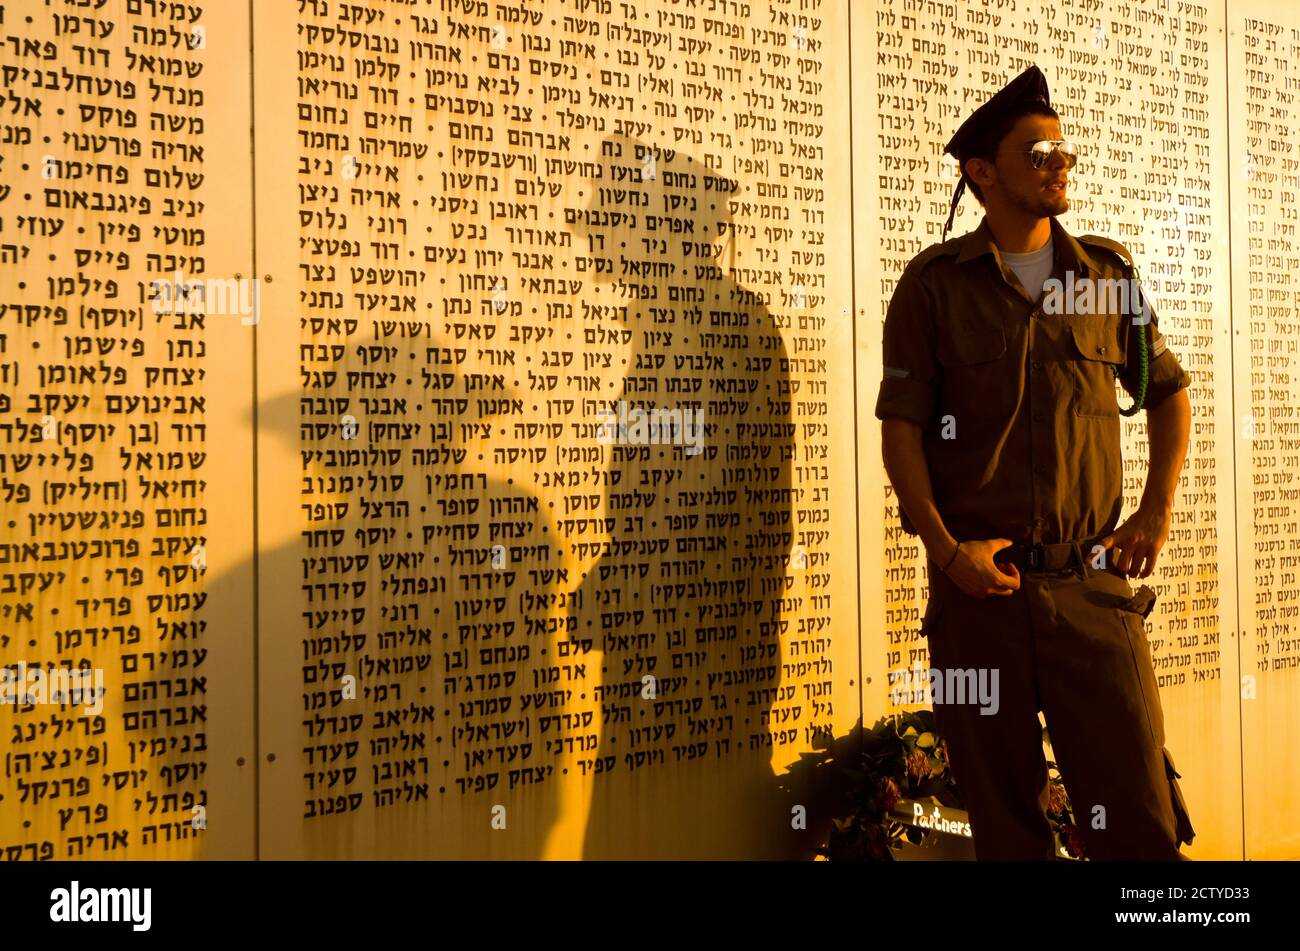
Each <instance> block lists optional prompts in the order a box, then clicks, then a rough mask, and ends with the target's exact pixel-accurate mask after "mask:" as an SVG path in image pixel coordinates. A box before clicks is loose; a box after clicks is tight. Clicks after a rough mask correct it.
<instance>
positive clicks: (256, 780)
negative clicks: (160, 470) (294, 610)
mask: <svg viewBox="0 0 1300 951" xmlns="http://www.w3.org/2000/svg"><path fill="white" fill-rule="evenodd" d="M256 29H257V27H256V18H255V16H254V13H253V0H248V139H249V148H248V164H249V190H250V193H251V194H250V199H251V204H250V207H249V224H250V227H249V230H250V231H251V232H252V234H251V236H250V237H251V242H250V247H251V248H252V258H253V260H252V266H253V273H252V279H253V280H254V281H256V280H257V279H258V273H257V56H256V44H255V42H254V36H255V33H256ZM254 288H256V284H254ZM259 297H260V295H259ZM260 323H261V320H260V318H259V320H258V321H257V322H255V323H254V324H253V347H252V357H253V367H252V373H253V394H252V396H253V412H252V417H253V452H252V460H253V487H252V491H253V859H254V861H257V860H260V859H261V858H262V828H261V827H262V749H261V731H262V722H261V715H260V714H261V703H260V701H261V676H260V673H259V668H258V659H259V658H258V646H259V641H260V621H261V611H262V604H261V598H260V594H261V589H260V586H259V580H260V564H259V561H258V533H257V529H258V504H257V502H258V482H257V477H258V472H257V461H258V460H257V443H258V433H259V430H258V422H259V421H258V416H257V335H258V325H259V324H260Z"/></svg>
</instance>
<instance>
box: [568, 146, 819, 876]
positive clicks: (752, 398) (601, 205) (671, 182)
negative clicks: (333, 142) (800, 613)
mask: <svg viewBox="0 0 1300 951" xmlns="http://www.w3.org/2000/svg"><path fill="white" fill-rule="evenodd" d="M601 159H602V161H601V176H600V177H599V178H597V179H595V180H593V181H589V182H584V185H586V186H588V187H590V188H591V190H592V194H591V195H590V197H589V198H588V199H587V203H586V206H585V208H571V209H569V219H570V221H571V228H572V230H573V231H574V233H575V240H574V244H575V249H574V250H575V254H580V253H581V252H582V251H584V250H585V251H587V253H588V254H589V260H588V265H587V269H588V272H589V273H590V275H591V277H592V279H593V282H594V283H592V284H590V285H589V288H588V291H589V294H590V298H589V299H588V300H587V301H584V302H583V313H584V315H586V316H587V319H588V320H590V321H592V322H593V323H594V324H596V326H595V327H594V328H593V330H594V332H595V333H596V334H597V336H601V335H609V334H611V333H612V334H617V335H618V339H619V340H621V341H622V342H623V345H624V346H625V347H629V348H630V352H629V355H628V358H627V371H626V376H625V378H624V379H623V382H622V386H621V387H619V388H616V389H617V396H616V397H614V398H613V399H612V400H608V401H604V400H602V401H600V402H601V403H602V405H601V407H600V408H599V410H598V413H599V415H600V420H599V421H600V422H601V425H602V442H603V443H604V447H603V448H604V450H605V452H604V459H605V464H606V465H607V467H608V469H607V473H606V478H605V486H606V488H605V493H604V503H605V506H604V518H605V526H606V528H607V531H608V541H607V543H606V544H605V545H604V546H603V552H602V554H601V555H600V557H599V558H597V559H596V561H595V563H594V564H592V565H591V566H590V568H589V570H587V573H586V574H585V576H584V578H583V580H582V583H581V584H580V585H579V587H578V588H577V589H576V591H575V595H574V598H573V605H574V607H573V617H574V619H575V623H574V626H573V628H572V637H573V638H574V641H575V643H576V644H577V645H580V646H579V647H577V648H575V649H576V650H577V651H579V652H581V651H585V650H589V651H590V652H591V653H590V656H591V658H592V663H593V664H594V663H595V661H596V659H597V658H598V659H599V663H600V664H601V676H602V680H603V682H602V684H601V687H600V691H599V693H598V695H597V697H598V699H599V700H600V716H599V720H598V722H599V723H600V726H601V737H600V747H599V750H598V752H597V754H596V759H595V762H594V764H593V766H592V767H591V768H592V769H593V770H594V775H593V779H592V782H593V791H592V802H591V806H590V812H589V816H588V823H587V829H586V835H585V840H584V857H585V858H726V857H748V858H778V857H806V850H805V851H804V852H803V853H802V854H801V847H802V846H806V845H807V843H803V842H798V843H797V844H796V843H795V842H794V838H795V837H794V836H793V835H792V830H791V816H790V813H789V806H788V805H786V800H785V799H784V798H783V797H782V796H781V795H780V793H779V792H778V790H777V788H776V783H775V781H774V773H773V768H772V753H773V745H774V743H776V742H777V741H778V740H781V739H784V742H785V743H789V742H793V740H792V739H790V734H789V732H788V731H791V730H793V731H794V734H795V735H796V736H798V735H799V733H800V729H799V727H798V726H797V725H795V721H794V718H793V714H792V711H793V709H794V708H795V707H797V706H799V705H800V704H804V703H806V700H805V699H804V698H803V697H801V696H798V695H797V694H796V693H795V689H796V685H795V684H787V685H783V684H782V663H783V659H784V658H783V656H782V655H783V651H782V646H781V638H780V632H781V624H782V611H781V604H782V599H783V597H785V592H786V590H787V587H786V585H787V577H788V567H787V562H788V559H789V555H790V551H791V548H792V541H793V514H792V501H791V497H792V485H791V470H792V461H793V456H794V437H795V433H794V424H793V422H792V406H791V399H792V397H791V392H790V383H789V377H788V373H787V364H786V362H785V358H786V350H785V345H784V342H783V340H782V336H781V333H780V331H779V329H778V328H777V327H776V326H775V325H774V323H773V321H772V319H771V316H770V315H769V313H768V310H767V307H766V306H765V304H764V301H763V299H762V296H761V295H760V294H758V293H756V292H754V291H751V290H749V289H747V288H745V287H743V286H741V285H740V284H739V283H737V281H736V280H735V279H734V277H733V275H732V274H731V273H729V270H730V269H729V267H728V263H727V262H728V261H729V259H730V258H731V256H732V255H734V253H735V246H734V240H735V236H734V234H732V233H731V231H730V230H729V229H730V228H731V224H732V219H731V211H730V199H731V198H732V196H733V193H734V192H735V191H736V189H737V185H736V183H735V182H732V181H730V180H729V179H727V178H726V177H724V176H722V175H721V174H718V173H715V172H712V171H710V170H709V169H707V168H705V167H703V166H702V165H700V164H699V163H697V162H695V161H693V160H692V159H690V158H688V157H687V156H685V155H681V154H678V153H676V152H674V151H672V150H668V149H663V148H660V147H656V146H653V145H650V144H647V143H644V142H641V141H637V140H634V139H631V138H627V137H624V136H621V135H620V136H611V137H608V138H606V139H605V140H604V141H603V142H602V144H601ZM728 245H730V252H728V251H727V250H726V248H727V246H728ZM590 402H595V401H590ZM655 412H658V413H659V415H658V417H655V416H654V415H653V414H654V413H655ZM690 414H702V415H698V416H694V417H692V416H691V415H690ZM678 417H680V421H681V422H680V425H676V424H677V420H678ZM656 420H657V421H658V425H656ZM692 422H694V423H695V424H696V428H692V426H691V423H692ZM787 717H788V718H789V719H788V720H787V719H786V718H787ZM783 731H785V732H784V734H783ZM778 758H780V757H778ZM786 758H792V757H786ZM779 765H784V763H783V762H782V763H781V764H779Z"/></svg>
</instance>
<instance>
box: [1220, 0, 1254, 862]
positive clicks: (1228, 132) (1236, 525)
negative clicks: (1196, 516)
mask: <svg viewBox="0 0 1300 951" xmlns="http://www.w3.org/2000/svg"><path fill="white" fill-rule="evenodd" d="M1230 30H1231V23H1230V22H1229V20H1228V0H1223V84H1224V90H1223V121H1224V125H1225V126H1226V129H1225V134H1224V138H1225V139H1226V141H1227V145H1228V147H1227V149H1226V150H1225V152H1226V153H1227V157H1226V158H1225V160H1224V161H1225V162H1226V163H1227V168H1226V169H1225V172H1226V174H1227V179H1228V187H1227V189H1226V196H1225V197H1226V199H1227V202H1228V374H1229V377H1228V378H1229V381H1230V382H1229V393H1228V395H1229V397H1230V399H1231V405H1232V418H1231V429H1230V437H1231V442H1230V443H1229V445H1231V446H1232V485H1233V492H1232V541H1233V545H1232V548H1233V551H1232V567H1233V571H1234V573H1235V575H1236V585H1235V586H1234V587H1235V589H1236V594H1237V596H1236V598H1234V599H1233V600H1235V601H1236V602H1237V603H1236V605H1235V607H1236V614H1237V686H1236V691H1237V762H1238V770H1237V774H1238V778H1239V781H1240V784H1241V857H1242V859H1243V860H1244V859H1245V858H1246V724H1245V716H1246V708H1245V704H1243V703H1242V696H1241V674H1242V669H1241V664H1242V660H1241V645H1242V644H1243V643H1244V642H1245V640H1246V629H1245V628H1244V627H1242V626H1241V518H1240V512H1239V511H1238V507H1239V506H1240V503H1241V500H1240V498H1239V497H1238V496H1239V493H1238V491H1237V485H1238V483H1237V455H1238V452H1237V354H1236V349H1237V348H1236V342H1235V335H1234V333H1233V331H1234V330H1235V329H1236V320H1234V317H1235V314H1234V312H1233V307H1234V305H1235V300H1234V298H1233V293H1232V265H1233V261H1232V256H1233V247H1232V95H1231V92H1230V90H1229V89H1228V88H1227V87H1228V83H1230V82H1232V72H1231V67H1230V63H1229V58H1230V56H1229V37H1230V36H1231V35H1232V34H1231V33H1230V32H1229V31H1230ZM1247 326H1249V324H1247ZM1249 352H1250V351H1249V349H1247V353H1248V354H1249Z"/></svg>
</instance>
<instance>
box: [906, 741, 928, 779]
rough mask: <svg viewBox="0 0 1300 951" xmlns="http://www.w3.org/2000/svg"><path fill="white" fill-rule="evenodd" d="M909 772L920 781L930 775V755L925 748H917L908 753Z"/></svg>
mask: <svg viewBox="0 0 1300 951" xmlns="http://www.w3.org/2000/svg"><path fill="white" fill-rule="evenodd" d="M907 774H908V775H909V776H911V777H912V778H913V779H915V780H918V781H919V780H922V779H925V778H926V777H927V776H929V775H930V757H929V756H927V755H926V752H925V750H922V749H915V750H912V752H911V753H909V754H908V756H907Z"/></svg>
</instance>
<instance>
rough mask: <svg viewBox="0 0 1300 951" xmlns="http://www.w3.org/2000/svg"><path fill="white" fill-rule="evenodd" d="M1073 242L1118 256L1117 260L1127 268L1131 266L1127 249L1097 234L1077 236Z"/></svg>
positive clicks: (1131, 256) (1131, 260)
mask: <svg viewBox="0 0 1300 951" xmlns="http://www.w3.org/2000/svg"><path fill="white" fill-rule="evenodd" d="M1075 240H1077V241H1078V242H1079V243H1080V244H1088V245H1092V246H1093V247H1094V248H1105V249H1106V250H1107V251H1110V252H1111V253H1112V254H1115V255H1116V256H1118V257H1119V259H1120V260H1121V261H1123V262H1124V264H1125V265H1127V266H1128V267H1132V266H1133V255H1131V254H1129V251H1128V248H1126V247H1124V245H1122V244H1120V243H1119V242H1118V241H1113V240H1111V239H1110V238H1103V237H1102V236H1101V235H1099V234H1081V235H1078V236H1077V238H1076V239H1075Z"/></svg>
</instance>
